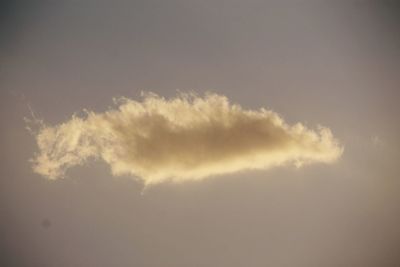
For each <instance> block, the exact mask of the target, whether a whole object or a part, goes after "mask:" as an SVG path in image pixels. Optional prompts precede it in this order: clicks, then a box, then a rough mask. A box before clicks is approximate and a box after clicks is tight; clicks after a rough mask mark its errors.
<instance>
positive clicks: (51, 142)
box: [31, 93, 343, 185]
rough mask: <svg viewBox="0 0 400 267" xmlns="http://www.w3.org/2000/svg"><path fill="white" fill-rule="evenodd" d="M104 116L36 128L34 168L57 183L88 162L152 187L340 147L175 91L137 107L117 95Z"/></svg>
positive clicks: (257, 114)
mask: <svg viewBox="0 0 400 267" xmlns="http://www.w3.org/2000/svg"><path fill="white" fill-rule="evenodd" d="M116 106H117V107H116V108H115V109H109V110H108V111H106V112H104V113H95V112H90V111H85V115H84V116H77V115H74V116H72V118H71V119H70V120H68V121H66V122H64V123H62V124H59V125H55V126H48V125H45V124H44V123H41V126H40V129H39V130H38V131H37V132H36V133H35V138H36V141H37V144H38V148H39V151H38V153H36V154H35V156H34V158H33V159H32V160H31V161H32V164H33V170H34V171H35V172H36V173H38V174H41V175H42V176H44V177H46V178H48V179H58V178H62V177H64V175H65V172H66V170H67V169H68V168H70V167H72V166H75V165H83V164H85V163H86V162H87V161H88V160H90V159H95V160H99V159H101V160H103V161H105V162H106V163H108V164H109V166H110V168H111V172H112V174H113V175H116V176H118V175H132V176H134V177H138V178H139V179H141V180H142V181H143V182H144V184H146V185H151V184H157V183H161V182H165V181H172V182H184V181H189V180H201V179H204V178H206V177H209V176H215V175H221V174H227V173H234V172H238V171H243V170H250V169H268V168H271V167H275V166H281V165H287V164H295V165H296V166H301V165H303V164H307V163H313V162H323V163H330V162H334V161H335V160H337V159H338V158H339V157H340V155H341V154H342V152H343V148H342V147H341V146H340V144H339V143H338V141H337V140H336V139H335V138H334V137H333V135H332V133H331V131H330V130H329V129H328V128H325V127H322V126H319V127H318V128H317V130H311V129H307V128H306V127H305V126H304V125H303V124H301V123H297V124H295V125H293V126H290V125H288V124H286V123H285V122H284V121H283V119H282V118H281V117H280V116H279V115H278V114H277V113H275V112H273V111H270V110H266V109H263V108H262V109H259V110H247V109H244V108H242V107H241V106H239V105H236V104H231V103H229V101H228V99H227V98H226V97H225V96H222V95H217V94H211V93H209V94H206V95H205V96H203V97H200V96H196V95H194V94H180V95H178V96H177V97H176V98H172V99H164V98H162V97H159V96H157V95H155V94H151V93H150V94H145V95H144V96H143V100H142V101H141V102H138V101H135V100H131V99H127V98H121V99H118V100H116Z"/></svg>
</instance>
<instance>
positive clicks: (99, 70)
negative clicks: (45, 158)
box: [0, 0, 400, 267]
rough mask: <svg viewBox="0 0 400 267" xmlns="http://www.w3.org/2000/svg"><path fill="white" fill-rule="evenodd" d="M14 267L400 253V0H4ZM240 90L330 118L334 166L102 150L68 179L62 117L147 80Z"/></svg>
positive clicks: (0, 60)
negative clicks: (52, 135)
mask: <svg viewBox="0 0 400 267" xmlns="http://www.w3.org/2000/svg"><path fill="white" fill-rule="evenodd" d="M0 10H1V12H0V108H1V112H0V116H1V117H0V122H1V125H2V127H1V135H0V144H1V148H2V151H1V153H0V157H1V161H0V172H1V179H0V190H1V191H0V212H1V213H0V214H1V220H0V235H1V238H0V263H1V264H0V265H1V266H34V267H36V266H38V267H39V266H41V267H42V266H62V267H63V266H82V267H88V266H121V267H124V266H174V267H175V266H218V267H223V266H226V267H228V266H229V267H233V266H305V267H306V266H307V267H308V266H322V267H325V266H327V267H330V266H332V267H335V266H363V267H366V266H371V267H372V266H373V267H375V266H377V267H378V266H379V267H381V266H390V267H391V266H399V265H400V256H399V251H400V205H399V203H400V180H399V178H400V177H399V175H398V173H399V167H398V165H399V164H398V160H399V157H400V153H399V145H400V144H399V139H398V138H399V123H398V122H399V118H398V116H399V114H400V107H399V105H398V101H399V99H400V93H399V85H400V71H399V70H400V19H399V18H400V5H399V4H398V3H397V1H385V0H383V1H373V0H370V1H363V0H357V1H356V0H353V1H333V0H332V1H328V0H326V1H324V0H320V1H317V0H310V1H307V0H298V1H296V0H293V1H278V0H274V1H253V0H250V1H236V0H230V1H228V0H213V1H209V0H204V1H187V0H173V1H168V0H164V1H154V0H146V1H134V0H133V1H127V0H126V1H122V0H117V1H105V0H104V1H101V0H99V1H95V0H80V1H78V0H65V1H22V0H19V1H11V0H10V1H3V2H2V4H1V5H0ZM177 90H180V91H183V92H186V91H192V92H196V93H198V94H199V95H203V94H204V93H205V92H206V91H209V92H214V93H216V94H219V95H224V96H226V97H227V98H229V100H230V101H231V102H232V103H237V104H240V105H241V106H242V107H243V108H245V109H249V110H258V109H260V108H262V107H264V108H267V109H268V110H273V111H274V112H277V113H278V114H279V115H280V116H281V117H282V118H283V119H284V120H285V121H286V122H287V123H288V124H290V125H292V124H294V123H296V122H301V123H303V124H304V125H305V126H306V127H307V128H310V129H316V128H317V126H318V125H319V124H321V125H324V126H327V127H329V129H330V130H331V131H332V133H333V135H334V137H335V138H337V139H338V140H339V141H340V144H341V145H342V146H343V147H344V153H343V155H342V156H341V157H340V158H339V159H338V161H337V162H335V163H333V164H329V165H326V164H311V165H307V166H304V167H302V168H296V167H294V166H292V165H290V166H281V167H278V168H273V169H269V170H257V171H242V172H239V173H234V174H225V175H223V176H219V177H214V178H210V179H206V180H201V181H195V182H193V181H190V182H185V183H180V184H175V183H160V184H157V185H154V186H152V187H150V188H148V189H147V190H146V191H145V192H144V193H143V192H142V190H143V183H141V182H140V181H138V180H136V179H132V176H129V175H122V176H118V177H115V176H113V175H112V174H111V171H110V169H109V167H108V166H107V165H106V164H104V163H102V162H101V161H99V162H89V164H87V165H85V166H78V167H74V168H71V169H69V170H68V171H67V174H66V178H64V179H59V180H55V181H50V180H48V179H46V178H44V177H42V176H40V175H38V174H36V173H34V171H33V170H32V164H31V163H30V162H29V160H30V159H31V158H33V157H34V155H35V153H38V152H39V149H38V147H37V144H36V140H35V137H34V136H32V135H31V134H30V133H29V132H28V131H27V130H26V128H25V127H26V124H25V122H24V117H27V116H29V115H30V111H29V108H28V106H31V107H32V109H33V110H34V111H35V113H36V115H37V116H38V117H39V118H42V119H43V120H44V121H45V122H46V123H47V124H48V125H56V124H58V123H62V122H66V121H68V120H69V119H70V118H71V116H72V114H74V113H78V114H82V112H81V111H82V110H83V109H88V110H92V111H94V112H97V113H101V112H104V111H106V110H107V109H108V108H109V107H110V106H114V104H113V98H114V97H121V96H125V97H128V98H130V99H134V100H136V101H140V99H142V98H141V91H151V92H154V93H156V94H158V95H159V96H162V97H167V98H171V97H175V96H176V95H177Z"/></svg>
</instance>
